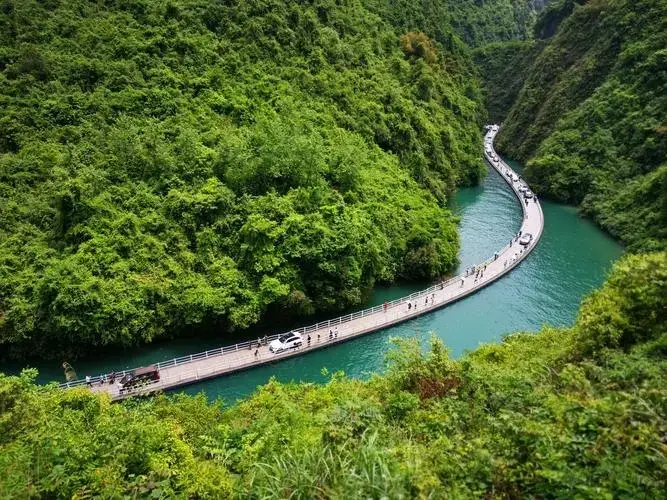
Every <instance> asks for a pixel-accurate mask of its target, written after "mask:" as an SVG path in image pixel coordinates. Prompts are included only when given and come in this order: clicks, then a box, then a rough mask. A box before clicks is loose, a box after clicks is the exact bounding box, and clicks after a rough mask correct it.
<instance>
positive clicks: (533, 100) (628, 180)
mask: <svg viewBox="0 0 667 500" xmlns="http://www.w3.org/2000/svg"><path fill="white" fill-rule="evenodd" d="M582 3H583V5H579V4H582ZM568 14H569V17H568ZM544 16H545V17H544V18H543V19H541V20H540V22H538V24H537V29H538V34H544V35H545V36H548V35H549V34H551V32H552V31H554V30H555V35H554V36H553V38H551V39H550V40H549V41H548V43H547V44H546V46H545V48H544V50H542V52H541V53H540V54H539V56H538V57H537V58H536V60H535V62H534V64H533V65H532V67H531V68H530V70H529V71H528V74H527V76H526V80H525V84H524V86H523V88H522V90H521V92H520V94H519V97H518V99H517V101H516V103H515V104H514V106H513V107H512V109H511V110H510V112H509V115H508V117H507V119H506V122H505V126H504V128H503V129H502V131H501V134H500V136H499V143H498V145H499V148H500V149H501V150H502V151H504V152H505V153H507V154H509V155H510V156H512V157H515V158H518V159H520V160H524V161H526V160H528V161H527V168H526V177H527V179H528V180H529V182H531V183H532V184H533V185H534V188H535V189H536V190H537V191H538V192H540V193H542V194H544V195H548V196H551V197H553V198H556V199H558V200H562V201H565V202H568V203H575V204H581V207H582V209H583V212H584V213H586V214H589V215H590V216H592V217H593V218H594V220H596V221H597V222H598V223H599V224H600V225H601V226H602V227H604V228H605V229H606V230H608V231H609V232H610V233H611V234H612V235H614V236H616V237H617V238H619V239H620V240H621V241H623V242H624V243H626V244H627V245H629V247H630V248H631V249H635V250H656V249H664V248H665V242H667V210H666V209H665V200H666V197H665V193H666V192H667V164H666V163H665V158H667V127H666V126H665V116H666V115H667V94H665V88H666V87H667V72H666V71H665V68H667V59H666V57H667V52H665V47H667V2H665V1H664V0H659V1H655V0H638V1H634V0H632V1H631V0H590V1H588V2H581V1H577V2H575V1H572V0H563V1H561V2H559V3H558V4H555V5H553V6H551V7H550V8H549V9H547V10H546V11H545V13H544Z"/></svg>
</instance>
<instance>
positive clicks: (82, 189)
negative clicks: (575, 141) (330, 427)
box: [0, 0, 484, 356]
mask: <svg viewBox="0 0 667 500" xmlns="http://www.w3.org/2000/svg"><path fill="white" fill-rule="evenodd" d="M448 39H449V40H450V41H451V43H450V44H448V45H445V44H442V43H440V42H436V41H433V40H431V39H429V38H428V37H427V36H425V35H423V34H422V33H419V32H405V31H400V30H397V29H394V28H393V27H392V26H391V25H390V24H388V22H387V21H385V20H383V19H382V18H381V17H380V16H378V15H377V14H374V13H372V12H371V11H369V10H368V9H367V8H366V7H365V6H364V4H363V3H362V2H361V1H355V0H350V1H334V0H314V1H309V2H290V1H287V0H250V1H243V2H240V1H239V2H236V1H232V2H222V1H204V0H174V1H169V2H166V1H161V0H108V1H104V2H91V1H88V0H71V1H58V0H49V1H36V0H25V1H13V0H5V1H4V2H3V3H2V9H0V102H1V107H0V109H1V111H0V204H1V205H2V207H3V210H2V212H1V214H0V345H2V346H3V350H4V351H5V352H7V351H10V352H11V353H13V354H16V355H21V354H23V353H25V352H30V353H31V354H38V355H41V356H57V355H59V354H61V353H68V354H69V355H70V356H73V355H76V354H78V353H82V352H86V351H89V350H91V349H95V348H98V349H99V348H100V347H101V346H105V345H134V344H136V343H139V342H148V341H151V340H152V339H155V338H157V337H161V336H165V335H174V334H177V333H180V332H184V331H187V330H190V329H192V328H200V329H215V330H216V331H220V332H224V331H228V330H229V329H231V328H236V327H246V326H248V325H251V324H253V323H255V322H256V321H257V320H258V319H259V318H260V317H261V316H262V314H264V313H266V312H267V311H268V312H269V313H274V314H275V313H280V314H281V315H282V316H285V315H294V314H309V313H312V312H314V311H335V310H340V309H342V308H345V307H349V306H351V305H354V304H359V303H360V302H361V300H362V299H363V298H364V295H365V294H366V293H367V292H368V290H369V289H370V287H372V285H373V284H374V283H375V282H376V281H391V280H393V279H395V278H397V277H404V278H410V279H431V278H434V277H436V276H439V275H442V274H444V273H446V272H447V271H448V270H450V269H452V267H453V265H454V264H455V261H456V256H457V250H458V239H457V234H456V226H455V220H454V218H453V217H452V216H451V214H450V213H449V212H448V211H447V210H446V209H445V208H444V207H445V204H446V201H447V198H448V197H449V195H450V193H451V192H452V191H453V190H454V188H455V187H456V186H457V185H461V184H471V183H475V182H477V180H478V179H479V178H480V176H481V175H482V173H483V171H484V170H483V164H482V161H481V155H480V152H479V144H480V141H481V134H480V125H481V123H482V122H481V119H482V115H483V111H482V109H481V107H480V100H479V89H478V87H477V82H476V80H475V78H474V77H473V76H472V75H473V70H472V62H471V60H470V58H469V56H468V54H467V52H466V49H465V46H464V45H463V43H462V42H460V41H459V40H458V39H457V36H456V35H455V34H454V33H453V32H451V33H450V35H449V38H448Z"/></svg>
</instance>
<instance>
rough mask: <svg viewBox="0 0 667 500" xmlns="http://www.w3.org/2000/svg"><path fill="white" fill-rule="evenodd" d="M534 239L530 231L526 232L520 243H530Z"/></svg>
mask: <svg viewBox="0 0 667 500" xmlns="http://www.w3.org/2000/svg"><path fill="white" fill-rule="evenodd" d="M531 241H533V235H532V234H530V233H526V234H524V235H523V236H521V238H519V245H523V246H526V245H530V242H531Z"/></svg>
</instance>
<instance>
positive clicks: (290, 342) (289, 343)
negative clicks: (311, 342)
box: [269, 332, 303, 353]
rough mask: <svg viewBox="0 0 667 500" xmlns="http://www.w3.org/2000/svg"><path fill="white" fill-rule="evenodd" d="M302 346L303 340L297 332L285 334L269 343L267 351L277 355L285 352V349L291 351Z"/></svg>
mask: <svg viewBox="0 0 667 500" xmlns="http://www.w3.org/2000/svg"><path fill="white" fill-rule="evenodd" d="M301 344H303V339H302V338H301V334H300V333H298V332H291V333H286V334H285V335H281V336H280V337H278V338H277V339H275V340H273V341H271V343H270V344H269V351H271V352H274V353H278V352H282V351H286V350H287V349H293V348H295V347H299V346H301Z"/></svg>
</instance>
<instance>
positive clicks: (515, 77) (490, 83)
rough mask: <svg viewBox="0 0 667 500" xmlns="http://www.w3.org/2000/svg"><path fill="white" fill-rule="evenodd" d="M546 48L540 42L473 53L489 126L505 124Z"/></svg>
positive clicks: (485, 47)
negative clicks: (529, 75)
mask: <svg viewBox="0 0 667 500" xmlns="http://www.w3.org/2000/svg"><path fill="white" fill-rule="evenodd" d="M543 46H544V45H543V42H542V41H541V40H538V41H536V40H526V41H510V42H493V43H489V44H486V45H483V46H481V47H478V48H476V49H475V50H474V51H473V53H472V54H473V59H474V61H475V63H476V65H477V70H478V72H479V75H480V83H481V87H482V93H483V98H484V104H485V107H486V110H487V112H488V114H489V121H490V122H494V123H501V122H503V121H504V120H505V118H506V116H507V113H509V110H510V109H511V108H512V105H513V104H514V103H515V102H516V100H517V97H518V96H519V92H521V89H522V88H523V84H524V82H525V79H526V73H527V72H528V71H529V69H530V67H531V66H532V65H533V63H534V62H535V58H536V57H537V56H538V55H539V54H540V52H541V50H542V48H543Z"/></svg>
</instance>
